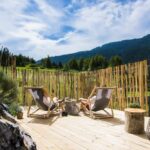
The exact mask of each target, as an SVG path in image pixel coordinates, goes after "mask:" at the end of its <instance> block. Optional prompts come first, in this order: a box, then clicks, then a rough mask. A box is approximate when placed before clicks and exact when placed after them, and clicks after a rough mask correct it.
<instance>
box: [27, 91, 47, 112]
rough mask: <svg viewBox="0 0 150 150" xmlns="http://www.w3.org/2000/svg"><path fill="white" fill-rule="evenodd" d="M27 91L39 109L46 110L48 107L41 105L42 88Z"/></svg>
mask: <svg viewBox="0 0 150 150" xmlns="http://www.w3.org/2000/svg"><path fill="white" fill-rule="evenodd" d="M28 91H29V92H30V94H31V95H32V97H33V99H34V101H35V102H36V104H37V105H38V107H39V108H41V109H43V110H48V106H47V105H45V104H44V103H43V98H44V90H43V88H28Z"/></svg>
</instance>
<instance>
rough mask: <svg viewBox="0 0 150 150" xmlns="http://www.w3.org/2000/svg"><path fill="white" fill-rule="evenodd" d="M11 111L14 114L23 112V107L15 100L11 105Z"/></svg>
mask: <svg viewBox="0 0 150 150" xmlns="http://www.w3.org/2000/svg"><path fill="white" fill-rule="evenodd" d="M9 112H10V113H11V114H12V115H13V116H16V115H17V113H19V112H22V109H21V107H20V106H19V104H18V103H16V102H14V103H12V104H11V105H10V106H9Z"/></svg>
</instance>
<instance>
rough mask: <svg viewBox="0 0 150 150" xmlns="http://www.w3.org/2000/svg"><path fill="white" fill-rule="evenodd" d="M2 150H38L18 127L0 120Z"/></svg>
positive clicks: (29, 137)
mask: <svg viewBox="0 0 150 150" xmlns="http://www.w3.org/2000/svg"><path fill="white" fill-rule="evenodd" d="M0 150H36V144H35V143H34V142H33V140H32V138H31V136H30V135H28V134H27V133H25V132H24V131H23V130H21V129H20V128H19V126H18V125H16V124H12V123H8V122H6V121H4V120H0Z"/></svg>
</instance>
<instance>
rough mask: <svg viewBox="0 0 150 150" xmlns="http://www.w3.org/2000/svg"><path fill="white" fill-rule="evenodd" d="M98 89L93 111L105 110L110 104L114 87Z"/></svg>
mask: <svg viewBox="0 0 150 150" xmlns="http://www.w3.org/2000/svg"><path fill="white" fill-rule="evenodd" d="M96 90H97V92H96V100H95V102H94V105H93V107H92V108H91V110H92V111H99V110H104V109H105V108H106V107H107V106H108V104H109V101H110V98H111V94H112V90H113V89H112V88H97V89H96Z"/></svg>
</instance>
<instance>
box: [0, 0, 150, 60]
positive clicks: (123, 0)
mask: <svg viewBox="0 0 150 150" xmlns="http://www.w3.org/2000/svg"><path fill="white" fill-rule="evenodd" d="M149 14H150V0H1V1H0V20H1V23H0V44H1V45H3V46H6V47H8V48H9V49H10V50H11V51H12V52H13V53H15V54H20V53H21V54H23V55H26V56H30V57H33V58H35V59H40V58H43V57H46V56H47V55H50V56H56V55H62V54H67V53H73V52H77V51H83V50H90V49H92V48H94V47H97V46H100V45H102V44H104V43H108V42H111V41H118V40H123V39H131V38H138V37H142V36H144V35H146V34H149V33H150V15H149Z"/></svg>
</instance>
